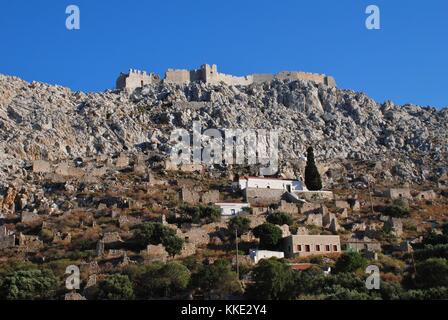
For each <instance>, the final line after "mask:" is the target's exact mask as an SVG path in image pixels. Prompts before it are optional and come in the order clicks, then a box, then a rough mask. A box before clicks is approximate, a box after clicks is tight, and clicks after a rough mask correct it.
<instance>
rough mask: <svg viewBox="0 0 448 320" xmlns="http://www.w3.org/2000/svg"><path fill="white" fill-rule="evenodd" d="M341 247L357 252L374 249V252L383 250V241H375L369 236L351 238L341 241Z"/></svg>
mask: <svg viewBox="0 0 448 320" xmlns="http://www.w3.org/2000/svg"><path fill="white" fill-rule="evenodd" d="M341 247H342V250H344V251H355V252H362V251H374V252H380V251H381V243H380V242H378V241H374V240H372V239H369V238H366V237H365V238H363V239H356V238H351V239H348V240H344V241H341Z"/></svg>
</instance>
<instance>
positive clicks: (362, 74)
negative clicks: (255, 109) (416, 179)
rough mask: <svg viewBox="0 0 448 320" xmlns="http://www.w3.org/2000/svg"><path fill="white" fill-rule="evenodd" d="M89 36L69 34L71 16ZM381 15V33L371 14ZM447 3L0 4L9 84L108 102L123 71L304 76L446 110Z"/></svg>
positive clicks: (99, 0) (181, 0)
mask: <svg viewBox="0 0 448 320" xmlns="http://www.w3.org/2000/svg"><path fill="white" fill-rule="evenodd" d="M69 4H76V5H78V6H79V8H80V10H81V29H80V30H78V31H68V30H67V29H66V28H65V20H66V17H67V15H66V14H65V8H66V6H67V5H69ZM369 4H375V5H378V6H379V7H380V9H381V30H374V31H369V30H367V29H366V28H365V24H364V23H365V19H366V16H367V15H366V14H365V13H364V11H365V8H366V7H367V5H369ZM447 59H448V1H447V0H426V1H423V0H418V1H417V0H394V1H391V0H371V1H364V0H338V1H335V0H326V1H323V0H313V1H309V0H307V1H301V0H275V1H274V0H270V1H265V0H208V1H206V0H190V1H188V0H164V1H149V0H145V1H143V0H140V1H138V0H128V1H123V0H108V1H105V0H94V1H92V0H88V1H87V0H72V1H62V0H58V1H54V0H40V1H29V0H27V1H24V0H14V1H6V0H2V1H1V4H0V73H3V74H9V75H16V76H19V77H21V78H24V79H25V80H28V81H31V80H38V81H43V82H48V83H52V84H60V85H64V86H68V87H70V88H72V89H73V90H83V91H102V90H104V89H107V88H112V87H114V84H115V79H116V77H117V75H118V74H119V72H120V71H127V70H128V69H129V68H131V67H132V68H138V69H143V70H147V71H155V72H157V73H159V74H161V75H163V73H164V71H165V70H166V69H167V68H169V67H174V68H196V67H198V66H199V65H201V64H203V63H210V64H212V63H216V64H217V65H218V69H219V71H221V72H225V73H230V74H235V75H245V74H250V73H269V72H272V73H274V72H278V71H282V70H304V71H309V72H318V73H326V74H329V75H333V76H334V77H335V78H336V81H337V82H338V85H339V87H342V88H349V89H354V90H356V91H363V92H366V93H367V94H368V95H370V96H371V97H373V98H374V99H376V100H377V101H379V102H382V101H384V100H387V99H390V100H392V101H394V102H395V103H399V104H404V103H408V102H411V103H415V104H420V105H432V106H436V107H445V106H448V93H447V92H448V90H447V85H448V81H447V80H448V61H447Z"/></svg>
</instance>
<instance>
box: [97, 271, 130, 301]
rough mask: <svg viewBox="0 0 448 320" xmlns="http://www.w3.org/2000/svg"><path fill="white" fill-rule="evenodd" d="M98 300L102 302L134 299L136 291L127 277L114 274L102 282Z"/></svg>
mask: <svg viewBox="0 0 448 320" xmlns="http://www.w3.org/2000/svg"><path fill="white" fill-rule="evenodd" d="M98 298H99V299H102V300H132V299H134V290H133V288H132V283H131V281H130V280H129V277H128V276H126V275H121V274H114V275H111V276H109V277H108V278H107V279H106V280H104V281H102V282H100V284H99V292H98Z"/></svg>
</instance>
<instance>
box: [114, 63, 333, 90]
mask: <svg viewBox="0 0 448 320" xmlns="http://www.w3.org/2000/svg"><path fill="white" fill-rule="evenodd" d="M274 79H278V80H306V81H313V82H315V83H317V84H324V85H327V86H330V87H336V81H335V79H334V78H333V77H330V76H327V75H324V74H315V73H308V72H301V71H282V72H280V73H277V74H252V75H248V76H243V77H238V76H232V75H228V74H225V73H219V72H218V67H217V66H216V64H213V65H211V66H210V65H208V64H204V65H202V66H201V67H200V68H199V69H194V70H179V69H168V70H167V71H166V73H165V78H164V79H163V81H165V82H166V83H174V84H188V83H190V82H203V83H210V84H218V83H224V84H227V85H231V86H247V85H250V84H253V83H263V82H269V81H272V80H274ZM160 81H162V80H161V79H160V77H159V76H158V75H156V74H154V73H149V74H147V73H146V72H144V71H143V72H142V71H139V70H132V69H131V70H130V71H129V73H128V74H123V73H121V74H120V76H119V77H118V79H117V89H129V90H134V89H136V88H139V87H142V86H144V85H147V84H153V83H158V82H160Z"/></svg>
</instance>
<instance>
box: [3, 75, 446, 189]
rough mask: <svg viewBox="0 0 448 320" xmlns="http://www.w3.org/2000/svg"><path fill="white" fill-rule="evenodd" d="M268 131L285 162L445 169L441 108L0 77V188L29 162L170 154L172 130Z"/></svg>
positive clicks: (313, 89)
mask: <svg viewBox="0 0 448 320" xmlns="http://www.w3.org/2000/svg"><path fill="white" fill-rule="evenodd" d="M193 121H199V122H200V123H201V124H202V127H203V128H217V129H223V128H244V129H247V128H253V129H275V130H279V132H280V139H279V140H280V145H279V147H280V160H281V163H282V164H283V165H288V164H291V163H294V162H295V161H296V160H297V159H299V158H300V157H302V156H304V154H305V149H306V147H307V146H309V145H313V146H314V148H315V154H316V157H317V159H318V160H319V161H320V162H321V163H327V164H332V163H333V164H338V163H341V162H343V161H351V160H353V161H360V160H366V161H369V162H373V163H376V164H377V166H376V169H377V171H378V173H381V174H382V175H383V177H394V178H396V179H401V180H402V181H408V182H410V181H413V182H422V181H424V180H427V179H434V178H436V177H437V176H439V175H440V174H442V173H443V172H445V171H446V170H447V167H448V164H447V160H448V130H447V129H448V109H446V108H445V109H441V110H437V109H435V108H431V107H419V106H415V105H404V106H396V105H394V104H393V103H392V102H386V103H384V104H379V103H377V102H375V101H374V100H372V99H371V98H369V97H368V96H367V95H366V94H364V93H358V92H353V91H350V90H341V89H337V88H333V87H327V86H325V85H317V84H314V83H312V82H307V81H280V80H274V81H271V82H267V83H263V84H253V85H250V86H245V87H234V86H227V85H224V84H221V85H210V84H207V85H206V84H203V83H190V84H188V85H173V84H167V83H160V84H155V85H149V86H145V87H143V88H139V89H137V90H135V91H134V92H133V93H128V92H126V91H118V90H111V91H106V92H103V93H83V92H72V91H71V90H70V89H68V88H64V87H60V86H51V85H47V84H44V83H38V82H33V83H27V82H25V81H23V80H21V79H18V78H16V77H9V76H4V75H0V137H1V140H0V160H1V163H0V181H1V182H3V183H7V182H8V181H9V182H10V181H13V180H15V179H23V178H24V177H25V176H26V171H25V168H26V167H27V166H29V165H30V163H31V161H32V160H35V159H46V160H50V161H60V160H63V159H74V158H76V157H82V158H83V157H91V156H95V155H99V154H105V155H112V154H116V153H119V152H127V153H138V152H145V151H148V150H151V151H152V152H157V153H160V154H162V155H168V154H169V152H170V150H171V145H170V144H169V136H170V133H171V132H172V130H173V129H175V128H179V127H182V128H185V129H188V130H191V129H192V124H193Z"/></svg>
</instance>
